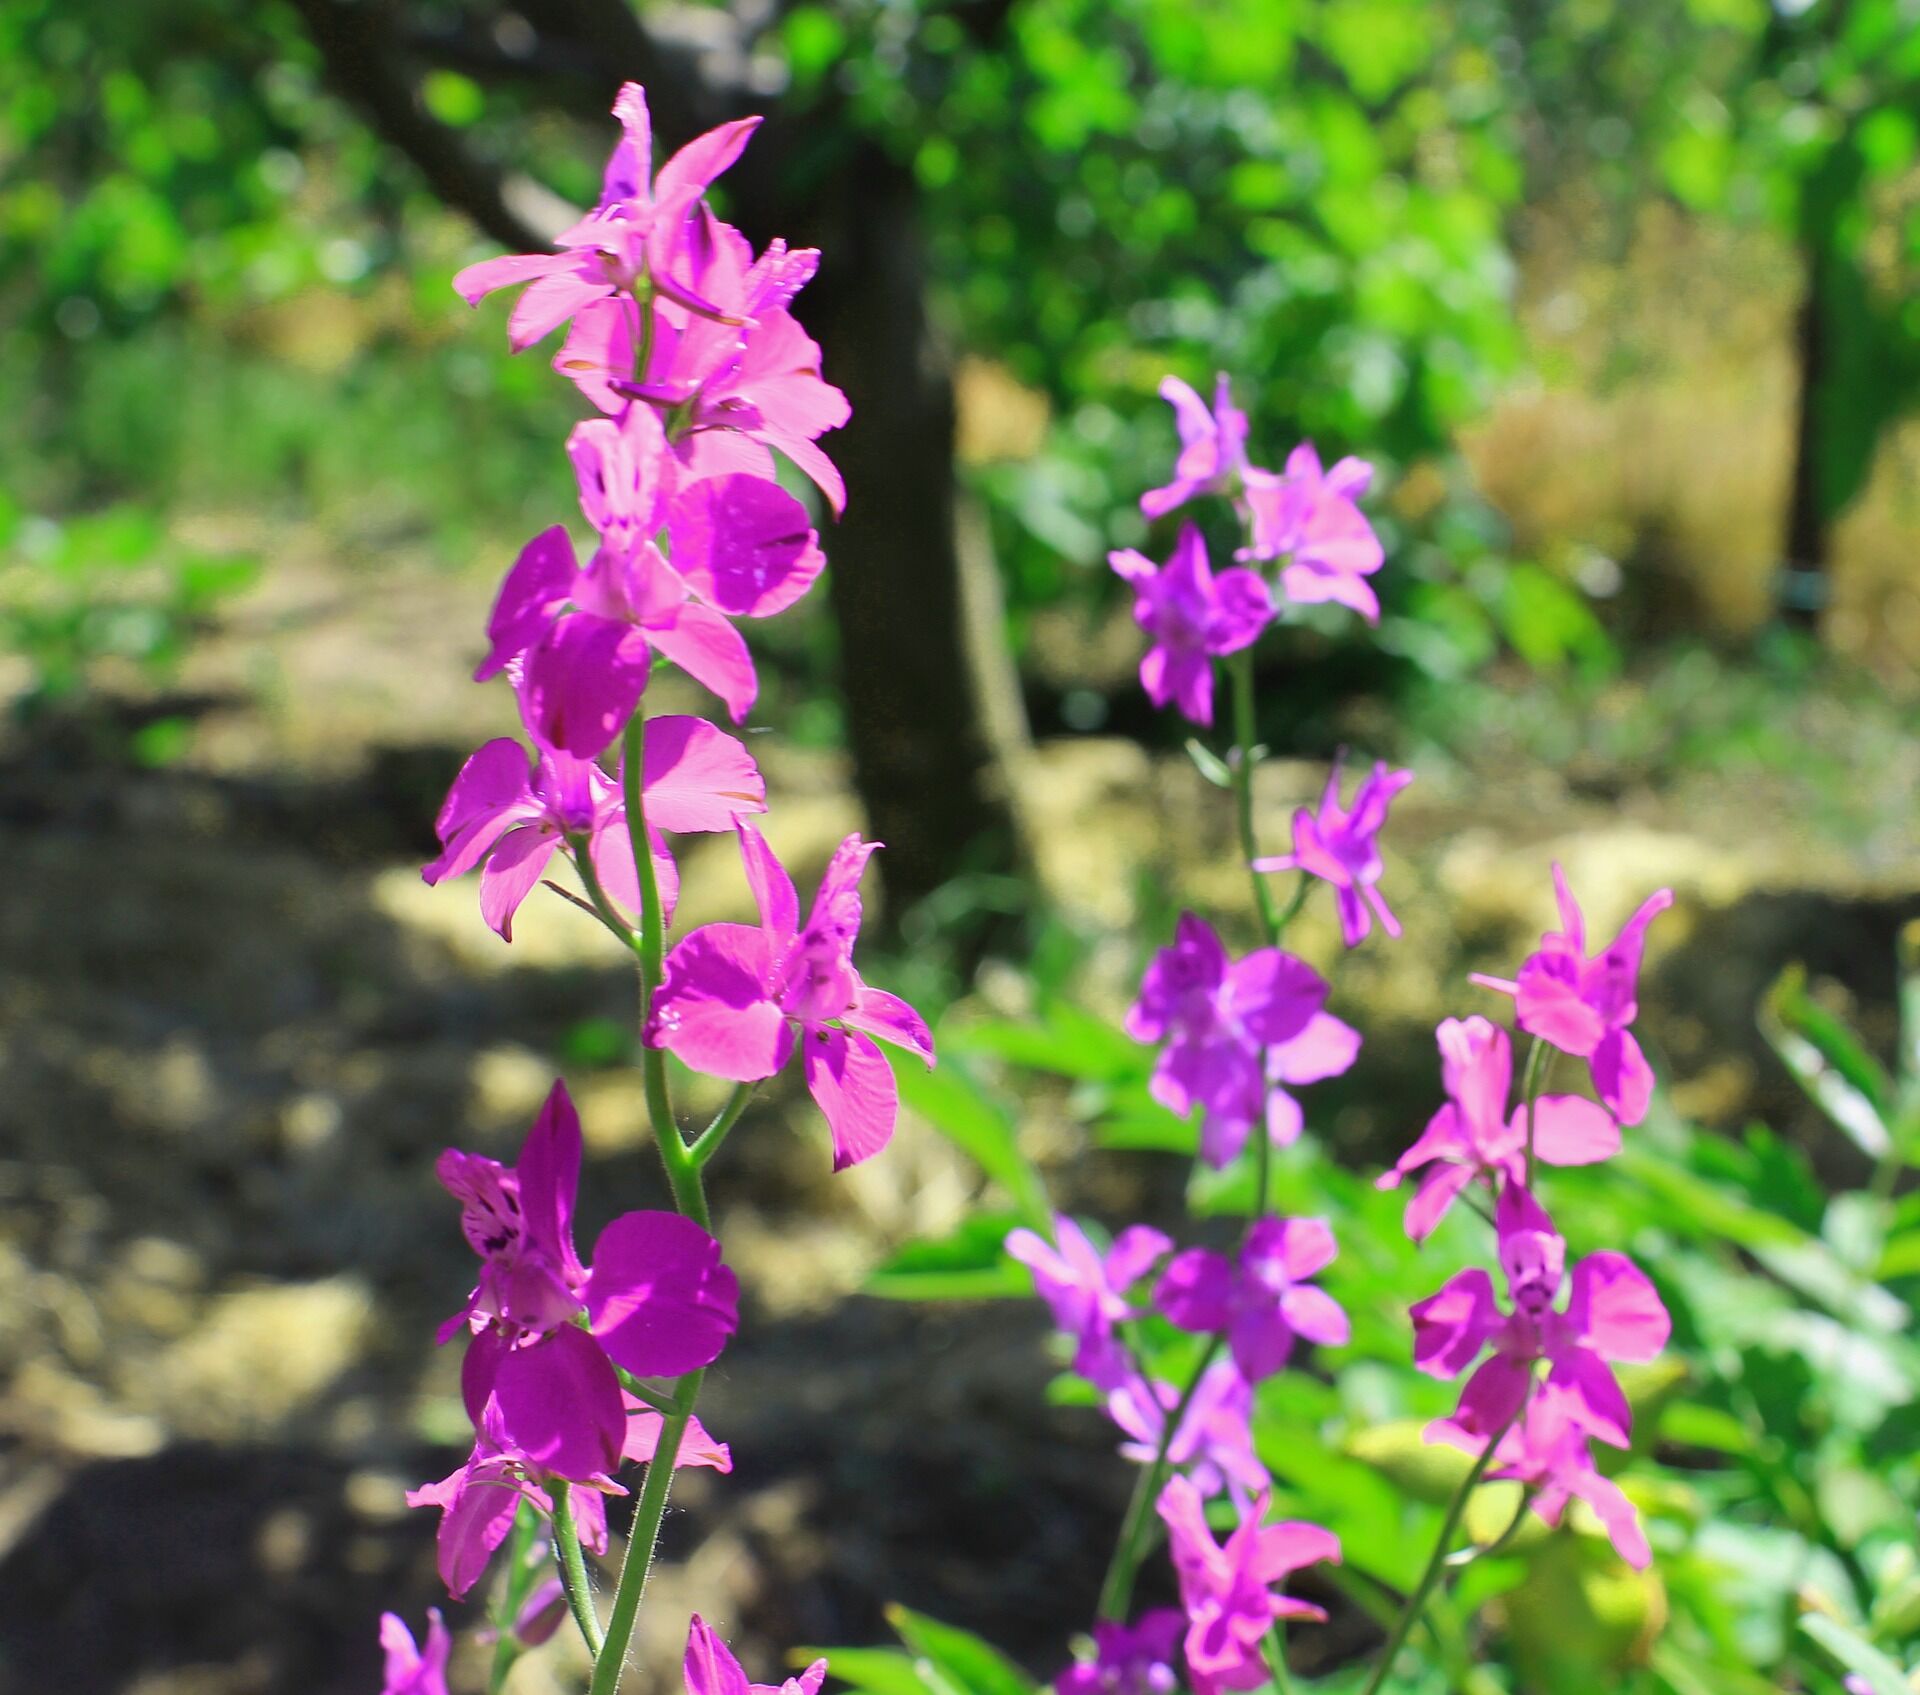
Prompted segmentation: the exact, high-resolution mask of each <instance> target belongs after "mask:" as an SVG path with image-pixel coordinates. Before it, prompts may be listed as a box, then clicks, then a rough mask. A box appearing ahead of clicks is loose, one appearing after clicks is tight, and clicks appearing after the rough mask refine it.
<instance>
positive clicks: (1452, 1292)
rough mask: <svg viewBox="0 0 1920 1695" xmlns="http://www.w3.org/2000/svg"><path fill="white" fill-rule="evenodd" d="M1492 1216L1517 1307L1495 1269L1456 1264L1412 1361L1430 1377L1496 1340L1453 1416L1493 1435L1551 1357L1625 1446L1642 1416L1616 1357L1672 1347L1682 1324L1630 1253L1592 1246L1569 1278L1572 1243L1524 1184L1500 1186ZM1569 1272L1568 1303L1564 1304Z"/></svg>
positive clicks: (1589, 1414) (1460, 1367) (1557, 1377)
mask: <svg viewBox="0 0 1920 1695" xmlns="http://www.w3.org/2000/svg"><path fill="white" fill-rule="evenodd" d="M1494 1224H1495V1228H1496V1229H1497V1231H1498V1233H1499V1252H1500V1266H1501V1269H1502V1270H1503V1271H1504V1272H1505V1274H1506V1280H1507V1292H1508V1298H1509V1300H1510V1301H1511V1303H1512V1311H1511V1312H1508V1313H1505V1314H1503V1313H1502V1312H1501V1310H1500V1304H1499V1302H1498V1301H1497V1300H1496V1299H1495V1297H1494V1292H1493V1279H1492V1278H1491V1277H1489V1276H1488V1275H1487V1273H1486V1272H1485V1271H1482V1270H1480V1269H1478V1268H1475V1269H1473V1270H1470V1271H1462V1272H1460V1273H1458V1274H1457V1275H1455V1276H1454V1277H1452V1278H1450V1279H1448V1281H1447V1282H1446V1283H1445V1284H1444V1285H1442V1287H1441V1288H1440V1289H1439V1290H1438V1291H1437V1292H1435V1293H1434V1294H1432V1295H1429V1296H1428V1297H1427V1298H1426V1299H1425V1300H1424V1301H1420V1302H1417V1303H1416V1304H1415V1305H1414V1307H1413V1309H1412V1318H1413V1363H1414V1364H1415V1365H1416V1366H1418V1367H1419V1369H1420V1370H1422V1371H1424V1372H1426V1373H1427V1374H1428V1375H1429V1376H1430V1377H1442V1378H1447V1377H1458V1376H1459V1375H1460V1373H1461V1372H1463V1371H1465V1370H1466V1369H1467V1367H1468V1366H1470V1365H1473V1364H1474V1362H1475V1361H1476V1360H1479V1359H1480V1356H1481V1354H1482V1353H1483V1352H1486V1351H1487V1350H1488V1349H1491V1350H1492V1351H1491V1352H1490V1353H1489V1354H1488V1356H1487V1358H1486V1359H1485V1360H1484V1361H1482V1362H1481V1364H1480V1366H1479V1368H1478V1369H1477V1370H1476V1371H1475V1372H1474V1374H1473V1375H1472V1377H1470V1378H1469V1379H1468V1380H1467V1385H1466V1388H1465V1389H1463V1390H1462V1391H1461V1395H1460V1405H1459V1407H1458V1409H1457V1410H1456V1412H1455V1413H1454V1416H1453V1422H1454V1423H1455V1424H1457V1425H1458V1426H1459V1427H1460V1429H1461V1430H1463V1431H1465V1432H1466V1433H1468V1434H1469V1435H1472V1436H1492V1435H1495V1434H1497V1433H1498V1432H1499V1431H1501V1430H1503V1429H1505V1428H1506V1426H1507V1424H1508V1423H1509V1421H1510V1420H1511V1419H1512V1418H1513V1417H1514V1415H1515V1414H1516V1413H1517V1412H1519V1410H1520V1408H1521V1406H1522V1405H1523V1404H1524V1403H1525V1400H1526V1397H1527V1392H1528V1389H1529V1388H1530V1386H1531V1385H1532V1383H1533V1370H1534V1365H1535V1362H1536V1361H1542V1360H1544V1361H1546V1362H1547V1365H1548V1371H1547V1382H1548V1384H1549V1385H1552V1386H1555V1387H1557V1388H1560V1389H1563V1390H1565V1391H1566V1392H1567V1393H1568V1395H1569V1396H1570V1397H1571V1401H1570V1405H1571V1407H1572V1410H1573V1416H1575V1417H1577V1418H1578V1420H1579V1422H1580V1424H1581V1425H1582V1427H1583V1428H1584V1429H1586V1430H1587V1431H1588V1432H1590V1433H1591V1434H1592V1435H1594V1436H1597V1437H1598V1438H1599V1439H1600V1440H1601V1441H1603V1442H1610V1443H1612V1444H1613V1445H1614V1446H1616V1447H1622V1448H1624V1447H1625V1446H1626V1445H1627V1441H1628V1431H1629V1429H1630V1427H1631V1425H1632V1423H1633V1414H1632V1411H1631V1409H1630V1408H1629V1407H1628V1405H1627V1398H1626V1396H1625V1394H1624V1393H1622V1391H1621V1388H1620V1384H1619V1381H1618V1380H1617V1379H1616V1378H1615V1377H1614V1375H1613V1371H1612V1369H1611V1366H1612V1364H1614V1363H1620V1362H1624V1363H1642V1362H1645V1361H1647V1360H1651V1359H1652V1358H1653V1357H1654V1356H1655V1355H1656V1354H1658V1353H1659V1352H1660V1350H1661V1349H1662V1348H1664V1347H1665V1346H1666V1344H1667V1337H1668V1334H1669V1333H1670V1331H1671V1328H1672V1326H1671V1322H1670V1321H1669V1319H1668V1317H1667V1309H1666V1307H1665V1306H1664V1305H1663V1304H1662V1302H1661V1300H1660V1296H1659V1295H1658V1293H1657V1292H1656V1291H1655V1290H1654V1287H1653V1285H1652V1283H1650V1282H1649V1281H1648V1280H1647V1277H1646V1274H1645V1273H1644V1272H1643V1271H1641V1270H1640V1268H1639V1267H1638V1266H1636V1265H1635V1264H1634V1263H1633V1261H1631V1260H1630V1259H1628V1258H1627V1257H1626V1255H1625V1254H1619V1253H1613V1252H1602V1253H1597V1254H1589V1255H1588V1256H1587V1257H1586V1258H1585V1259H1583V1260H1581V1261H1580V1263H1579V1264H1578V1265H1576V1266H1575V1267H1574V1268H1573V1273H1572V1276H1571V1278H1568V1277H1567V1276H1566V1257H1567V1245H1566V1243H1565V1242H1564V1241H1562V1240H1561V1238H1560V1237H1559V1235H1558V1234H1556V1233H1555V1231H1554V1228H1553V1223H1552V1220H1550V1219H1549V1218H1548V1217H1547V1215H1546V1213H1545V1212H1544V1211H1543V1210H1542V1209H1541V1207H1540V1204H1539V1203H1538V1202H1537V1201H1535V1200H1534V1198H1533V1197H1532V1196H1531V1195H1530V1194H1528V1193H1527V1191H1526V1190H1525V1189H1523V1188H1521V1187H1520V1186H1519V1185H1518V1184H1517V1183H1508V1184H1507V1185H1506V1187H1505V1188H1504V1189H1502V1190H1501V1192H1500V1201H1499V1204H1498V1206H1497V1208H1496V1209H1495V1213H1494ZM1563 1282H1564V1283H1566V1284H1567V1286H1568V1293H1567V1304H1566V1307H1565V1308H1564V1310H1563V1309H1561V1308H1558V1307H1556V1306H1555V1304H1554V1303H1555V1302H1556V1301H1557V1300H1558V1299H1559V1296H1560V1289H1561V1285H1562V1283H1563Z"/></svg>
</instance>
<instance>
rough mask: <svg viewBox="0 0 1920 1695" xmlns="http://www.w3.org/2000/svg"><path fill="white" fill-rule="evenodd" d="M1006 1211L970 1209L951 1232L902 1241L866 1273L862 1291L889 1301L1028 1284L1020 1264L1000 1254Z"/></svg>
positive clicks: (1010, 1223)
mask: <svg viewBox="0 0 1920 1695" xmlns="http://www.w3.org/2000/svg"><path fill="white" fill-rule="evenodd" d="M1019 1222H1020V1220H1019V1219H1018V1218H1016V1217H1015V1216H1014V1215H1013V1214H1011V1213H1004V1212H994V1213H987V1212H983V1213H975V1214H973V1215H972V1216H970V1217H969V1218H968V1219H967V1220H966V1221H965V1222H964V1223H963V1224H962V1225H961V1226H960V1228H959V1229H957V1230H955V1231H954V1232H953V1233H952V1234H951V1235H947V1236H940V1237H928V1238H926V1239H924V1240H921V1241H917V1242H908V1243H907V1244H906V1245H905V1246H903V1247H901V1248H899V1249H897V1250H896V1251H895V1252H894V1254H893V1255H892V1257H891V1258H889V1259H888V1260H887V1261H886V1262H885V1263H884V1264H882V1265H880V1266H879V1267H877V1268H876V1269H875V1270H874V1271H873V1272H872V1273H871V1274H870V1275H869V1276H868V1278H867V1282H866V1292H867V1293H868V1294H869V1295H879V1296H882V1297H884V1298H885V1299H887V1300H891V1301H981V1300H999V1299H1008V1298H1017V1297H1019V1296H1022V1295H1025V1294H1028V1293H1029V1292H1030V1291H1031V1289H1032V1282H1031V1279H1030V1278H1029V1277H1028V1275H1027V1272H1026V1271H1025V1269H1024V1268H1023V1267H1021V1266H1019V1265H1017V1264H1015V1263H1014V1262H1013V1261H1012V1260H1010V1259H1008V1258H1007V1256H1006V1251H1005V1247H1004V1243H1005V1241H1006V1236H1007V1232H1008V1231H1009V1230H1011V1229H1012V1228H1013V1227H1014V1226H1015V1225H1016V1224H1018V1223H1019Z"/></svg>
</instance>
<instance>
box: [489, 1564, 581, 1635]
mask: <svg viewBox="0 0 1920 1695" xmlns="http://www.w3.org/2000/svg"><path fill="white" fill-rule="evenodd" d="M566 1616H567V1586H566V1585H565V1584H564V1583H562V1582H561V1581H560V1579H559V1578H557V1577H550V1578H548V1579H547V1580H546V1581H545V1582H544V1583H542V1584H541V1585H540V1586H539V1587H538V1588H537V1589H535V1590H534V1591H533V1593H532V1594H530V1595H529V1596H528V1597H527V1598H526V1599H525V1600H524V1601H522V1602H521V1603H520V1611H519V1612H518V1613H516V1614H515V1615H514V1620H513V1625H512V1628H511V1630H510V1634H511V1635H512V1637H513V1639H514V1641H516V1642H518V1643H519V1644H520V1646H521V1647H523V1648H538V1647H539V1646H540V1645H541V1644H542V1643H545V1642H550V1641H552V1640H553V1636H554V1633H555V1632H556V1631H557V1630H559V1628H560V1624H561V1621H562V1620H563V1619H565V1618H566ZM474 1634H475V1637H476V1639H477V1640H479V1641H482V1642H485V1641H487V1640H489V1638H492V1637H493V1636H494V1632H493V1631H491V1630H486V1631H476V1632H475V1633H474Z"/></svg>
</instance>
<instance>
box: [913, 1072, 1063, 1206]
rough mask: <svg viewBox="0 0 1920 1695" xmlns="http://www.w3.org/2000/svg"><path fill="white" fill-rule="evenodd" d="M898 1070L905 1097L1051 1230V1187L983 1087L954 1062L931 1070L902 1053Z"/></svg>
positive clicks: (1015, 1201)
mask: <svg viewBox="0 0 1920 1695" xmlns="http://www.w3.org/2000/svg"><path fill="white" fill-rule="evenodd" d="M893 1070H894V1075H895V1076H896V1077H897V1078H899V1080H900V1098H901V1099H902V1100H903V1101H905V1102H906V1103H907V1105H908V1106H909V1107H911V1108H912V1109H913V1110H914V1111H915V1112H917V1113H918V1114H919V1115H920V1116H921V1117H922V1118H924V1119H925V1120H926V1121H927V1123H928V1124H930V1125H931V1126H932V1127H933V1128H934V1129H935V1130H937V1131H938V1132H939V1133H940V1134H941V1135H942V1136H944V1137H946V1139H947V1140H948V1141H949V1142H951V1143H953V1145H954V1146H955V1147H956V1148H958V1149H959V1150H960V1151H961V1152H962V1153H964V1154H966V1155H967V1156H968V1157H969V1158H971V1159H972V1160H973V1161H974V1162H975V1163H976V1164H977V1165H978V1166H979V1167H980V1169H981V1170H982V1171H984V1172H985V1173H986V1174H987V1175H988V1176H989V1177H991V1178H992V1179H993V1180H994V1181H995V1182H996V1183H998V1184H999V1185H1000V1186H1001V1188H1003V1189H1005V1190H1006V1191H1007V1194H1008V1195H1009V1196H1010V1197H1012V1199H1013V1201H1014V1204H1015V1205H1016V1206H1017V1207H1018V1208H1019V1211H1020V1216H1021V1217H1022V1218H1024V1219H1025V1220H1026V1221H1027V1223H1029V1224H1031V1225H1032V1226H1033V1227H1034V1228H1035V1229H1037V1230H1046V1229H1049V1228H1050V1227H1051V1225H1052V1222H1053V1208H1052V1207H1051V1206H1050V1205H1049V1204H1048V1201H1047V1190H1046V1185H1045V1184H1044V1183H1042V1182H1041V1181H1040V1174H1039V1172H1038V1171H1036V1170H1035V1169H1034V1167H1033V1164H1032V1162H1031V1161H1030V1160H1028V1158H1027V1156H1026V1155H1025V1154H1023V1153H1022V1152H1021V1151H1020V1144H1019V1139H1018V1136H1017V1134H1016V1132H1015V1130H1014V1127H1013V1125H1012V1123H1011V1122H1010V1121H1009V1120H1008V1118H1007V1116H1006V1114H1005V1113H1003V1112H1002V1111H1001V1110H1000V1108H999V1107H998V1106H996V1105H995V1104H994V1103H993V1101H991V1100H990V1099H989V1098H988V1097H987V1095H986V1092H985V1091H984V1090H983V1089H981V1087H980V1086H979V1084H977V1083H976V1082H974V1081H973V1079H972V1078H970V1077H969V1076H968V1075H967V1074H966V1072H965V1071H963V1070H962V1069H961V1068H960V1067H959V1066H958V1065H956V1064H954V1062H953V1060H952V1059H951V1058H949V1059H948V1060H947V1062H946V1063H945V1064H944V1065H942V1066H941V1067H940V1068H939V1069H938V1070H937V1071H926V1070H923V1069H922V1068H921V1066H920V1062H919V1061H918V1060H917V1059H913V1058H911V1057H909V1056H905V1055H897V1056H895V1058H894V1066H893Z"/></svg>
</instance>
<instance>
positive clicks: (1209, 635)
mask: <svg viewBox="0 0 1920 1695" xmlns="http://www.w3.org/2000/svg"><path fill="white" fill-rule="evenodd" d="M1107 563H1108V564H1109V565H1111V566H1112V567H1113V568H1114V570H1115V571H1116V572H1118V573H1119V574H1120V575H1121V576H1122V577H1124V578H1125V579H1126V580H1127V581H1128V582H1129V583H1131V584H1132V585H1133V620H1134V622H1135V623H1136V624H1138V625H1139V626H1140V628H1141V629H1143V630H1145V631H1146V632H1147V634H1148V635H1149V636H1151V637H1152V638H1153V644H1152V646H1150V647H1149V648H1148V649H1147V651H1146V655H1145V657H1144V658H1142V659H1141V661H1140V686H1141V687H1142V688H1144V689H1145V690H1146V691H1147V698H1148V699H1149V700H1151V701H1152V702H1153V704H1154V705H1155V706H1165V705H1166V704H1167V703H1168V702H1169V701H1171V702H1173V703H1174V704H1175V705H1177V706H1178V707H1179V708H1180V710H1181V711H1182V712H1183V713H1185V714H1186V716H1187V717H1188V718H1189V719H1191V720H1192V721H1193V722H1194V723H1196V724H1211V723H1212V722H1213V661H1214V658H1215V657H1216V656H1217V655H1220V654H1227V653H1237V652H1238V651H1239V650H1240V649H1241V648H1243V647H1248V646H1250V645H1251V644H1252V643H1253V642H1254V641H1256V640H1257V639H1258V638H1259V635H1260V632H1261V631H1262V630H1264V629H1265V628H1266V627H1267V625H1268V623H1270V622H1271V621H1272V618H1273V602H1272V600H1271V598H1270V597H1269V596H1268V594H1267V585H1266V584H1265V583H1263V582H1262V581H1261V580H1260V576H1259V573H1258V572H1255V571H1243V570H1232V571H1222V572H1221V573H1220V575H1219V576H1217V577H1216V576H1215V575H1214V574H1213V572H1212V570H1211V568H1210V567H1209V566H1208V564H1207V544H1206V542H1205V541H1204V540H1203V539H1202V537H1201V535H1200V532H1199V530H1197V529H1196V528H1195V527H1194V526H1193V525H1192V524H1188V525H1187V526H1185V528H1183V529H1182V530H1181V532H1180V539H1179V541H1177V542H1176V543H1175V544H1174V549H1173V555H1172V557H1171V558H1169V559H1168V561H1167V562H1166V564H1165V565H1164V566H1155V565H1154V563H1153V561H1152V560H1150V559H1148V558H1147V557H1146V556H1145V555H1144V554H1141V553H1136V552H1135V551H1134V550H1133V549H1132V548H1130V547H1128V548H1120V549H1118V550H1117V551H1115V552H1113V553H1109V554H1108V555H1107Z"/></svg>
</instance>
